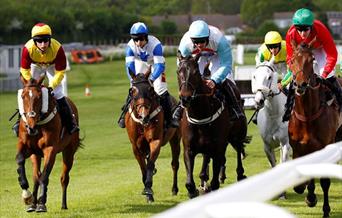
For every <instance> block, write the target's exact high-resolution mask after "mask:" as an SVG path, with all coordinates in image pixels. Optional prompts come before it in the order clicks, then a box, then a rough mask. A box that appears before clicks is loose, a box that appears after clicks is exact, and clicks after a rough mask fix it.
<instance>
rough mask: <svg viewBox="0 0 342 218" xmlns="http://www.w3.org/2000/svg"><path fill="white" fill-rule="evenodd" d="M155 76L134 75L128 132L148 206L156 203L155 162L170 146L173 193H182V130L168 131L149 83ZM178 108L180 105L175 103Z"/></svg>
mask: <svg viewBox="0 0 342 218" xmlns="http://www.w3.org/2000/svg"><path fill="white" fill-rule="evenodd" d="M150 73H151V69H149V70H148V71H147V72H146V73H145V74H142V73H140V74H137V75H135V74H134V73H133V72H130V75H131V77H132V79H133V81H132V88H131V94H132V97H133V100H132V101H131V104H130V107H129V111H128V113H126V116H125V124H126V130H127V134H128V137H129V140H130V142H131V144H132V149H133V153H134V155H135V158H136V159H137V161H138V163H139V166H140V170H141V174H142V181H143V184H144V189H143V192H142V194H143V195H146V200H147V202H148V203H151V202H153V201H154V198H153V191H152V182H153V174H154V173H155V172H156V170H155V162H156V160H157V158H158V155H159V152H160V148H161V147H162V146H163V145H165V144H166V143H167V142H170V145H171V151H172V162H171V166H172V170H173V185H172V193H173V194H174V195H176V194H177V193H178V186H177V173H178V168H179V154H180V138H181V135H180V130H179V128H177V129H176V128H168V129H164V113H163V109H162V107H161V105H160V103H159V97H158V95H157V94H156V93H155V91H154V88H153V87H152V85H151V83H150V82H149V80H148V77H149V75H150ZM173 100H174V104H176V101H175V99H174V98H173Z"/></svg>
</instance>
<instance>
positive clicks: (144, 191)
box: [141, 188, 153, 195]
mask: <svg viewBox="0 0 342 218" xmlns="http://www.w3.org/2000/svg"><path fill="white" fill-rule="evenodd" d="M141 194H142V195H153V191H152V189H151V188H144V190H143V191H142V193H141Z"/></svg>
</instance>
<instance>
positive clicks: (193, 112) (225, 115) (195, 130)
mask: <svg viewBox="0 0 342 218" xmlns="http://www.w3.org/2000/svg"><path fill="white" fill-rule="evenodd" d="M200 56H201V54H198V55H196V57H192V56H190V57H182V56H181V55H180V54H179V55H178V61H179V66H178V70H177V78H178V85H179V97H180V100H181V104H182V105H183V107H184V108H185V111H184V113H183V117H182V120H181V134H182V141H183V146H184V162H185V167H186V172H187V179H186V184H185V186H186V188H187V190H188V196H189V197H190V198H194V197H196V196H198V194H199V191H198V190H197V189H196V186H195V182H194V179H193V170H194V162H195V156H196V155H197V154H199V153H202V154H203V165H202V170H201V173H200V178H201V183H203V180H208V178H206V177H207V176H208V174H207V173H206V171H207V164H208V163H209V161H208V160H209V159H210V158H211V159H212V160H213V165H212V171H213V175H212V180H211V182H210V188H211V189H212V190H216V189H218V188H219V186H220V182H219V174H220V169H221V167H222V166H224V164H225V152H226V147H227V145H228V143H231V144H232V146H233V147H234V148H235V149H236V150H237V169H236V171H237V174H238V175H237V180H241V179H244V178H245V177H246V176H245V175H244V169H243V165H242V158H241V156H242V155H241V154H242V152H243V149H244V142H245V139H246V134H247V121H246V118H245V117H244V119H241V118H240V119H238V120H234V121H233V120H232V119H231V115H230V114H229V110H228V107H227V105H226V103H225V102H224V101H222V99H220V98H219V97H217V96H216V95H215V94H214V92H213V91H212V90H209V88H208V87H207V86H206V85H205V84H204V80H203V78H202V75H201V73H200V71H199V66H198V59H199V58H200ZM208 66H209V65H207V66H206V68H205V72H208V70H209V69H208ZM206 74H207V73H204V75H206ZM226 82H230V84H229V85H234V84H233V83H232V82H231V81H228V79H227V80H226ZM224 85H228V84H224ZM235 92H236V93H235V94H236V95H237V96H238V98H239V97H240V95H239V93H238V91H237V89H235ZM221 95H222V94H221Z"/></svg>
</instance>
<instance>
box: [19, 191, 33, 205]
mask: <svg viewBox="0 0 342 218" xmlns="http://www.w3.org/2000/svg"><path fill="white" fill-rule="evenodd" d="M21 197H22V199H23V201H24V203H25V204H26V205H31V204H32V202H33V196H32V193H31V192H30V191H29V190H23V192H22V194H21Z"/></svg>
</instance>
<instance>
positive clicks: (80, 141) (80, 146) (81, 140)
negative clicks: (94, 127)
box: [77, 134, 85, 149]
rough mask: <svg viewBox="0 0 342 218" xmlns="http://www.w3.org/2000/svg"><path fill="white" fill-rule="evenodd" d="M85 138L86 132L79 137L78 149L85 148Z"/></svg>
mask: <svg viewBox="0 0 342 218" xmlns="http://www.w3.org/2000/svg"><path fill="white" fill-rule="evenodd" d="M84 139H85V134H84V136H83V137H82V138H81V137H79V139H78V146H77V149H78V148H82V149H84V147H85V144H84V143H83V141H84Z"/></svg>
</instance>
